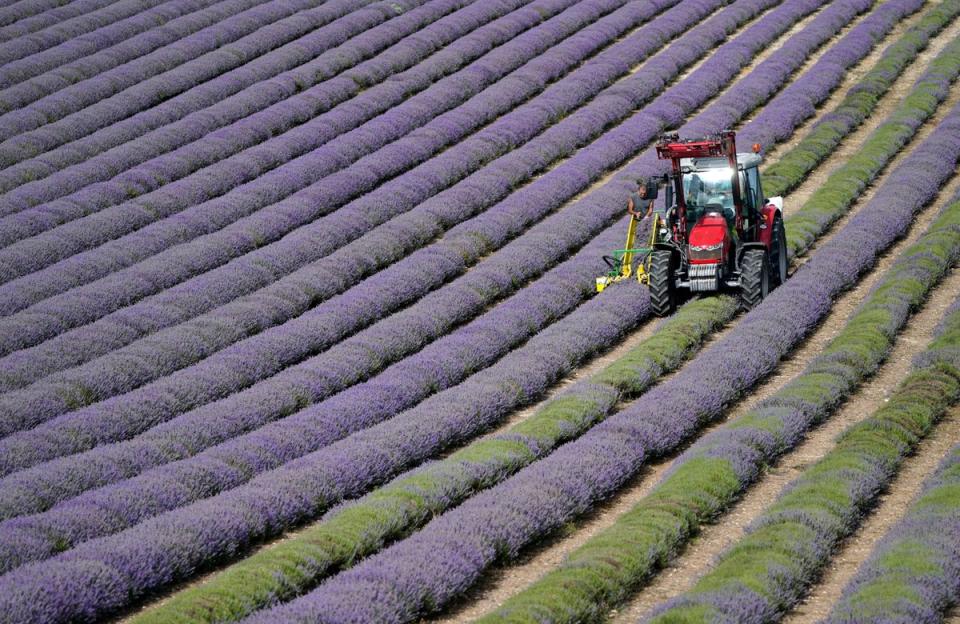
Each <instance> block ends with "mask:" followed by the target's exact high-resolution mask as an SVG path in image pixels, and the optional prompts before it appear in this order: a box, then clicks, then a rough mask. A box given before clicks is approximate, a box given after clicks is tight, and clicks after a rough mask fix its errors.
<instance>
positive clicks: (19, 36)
mask: <svg viewBox="0 0 960 624" xmlns="http://www.w3.org/2000/svg"><path fill="white" fill-rule="evenodd" d="M169 2H170V0H146V1H144V0H119V1H118V2H112V3H109V4H107V5H106V6H104V7H103V8H99V9H96V8H94V9H91V10H90V11H89V12H87V13H83V14H82V15H78V16H76V17H72V18H67V19H65V20H64V21H61V22H58V23H53V24H51V25H49V26H43V24H42V22H44V21H46V20H49V19H51V18H40V17H34V18H28V19H25V20H22V21H20V22H17V23H15V24H13V25H10V26H3V27H0V59H2V60H3V62H4V63H8V62H10V61H13V60H16V59H19V58H22V57H24V56H27V55H30V54H36V53H37V52H41V51H43V50H45V49H47V48H50V47H53V46H55V45H58V44H61V43H63V42H65V41H67V40H69V39H71V38H73V37H81V36H86V35H89V33H90V32H91V31H94V30H97V29H100V28H105V27H108V26H109V25H110V24H113V23H114V22H116V21H119V20H123V19H127V18H130V17H133V16H135V15H137V14H138V13H140V12H141V11H144V10H151V9H152V8H154V7H158V6H160V5H161V4H163V3H169ZM0 10H2V9H0ZM31 20H34V21H36V22H37V23H35V24H33V26H31V25H30V22H31Z"/></svg>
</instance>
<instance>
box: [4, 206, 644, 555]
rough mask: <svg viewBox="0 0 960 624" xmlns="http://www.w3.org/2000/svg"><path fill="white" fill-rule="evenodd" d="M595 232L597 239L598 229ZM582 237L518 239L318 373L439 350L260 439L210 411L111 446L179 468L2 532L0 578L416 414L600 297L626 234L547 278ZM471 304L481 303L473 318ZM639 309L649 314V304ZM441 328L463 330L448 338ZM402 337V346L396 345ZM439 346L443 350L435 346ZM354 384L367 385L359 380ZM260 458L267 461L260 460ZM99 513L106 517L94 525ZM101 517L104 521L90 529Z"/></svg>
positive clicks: (364, 336)
mask: <svg viewBox="0 0 960 624" xmlns="http://www.w3.org/2000/svg"><path fill="white" fill-rule="evenodd" d="M621 225H622V224H621ZM589 226H590V229H591V230H594V231H595V230H596V229H597V227H598V224H597V223H590V224H589ZM582 228H584V223H583V222H582V221H580V220H576V221H568V222H566V223H564V224H562V225H561V227H560V228H558V229H553V230H549V231H541V232H540V233H539V236H525V237H523V238H521V239H519V240H517V241H516V242H515V243H514V244H511V245H510V246H508V249H505V250H504V251H505V253H502V254H498V257H497V261H496V262H485V263H481V264H479V265H477V266H476V267H475V268H473V269H472V270H471V271H470V272H469V273H468V274H467V276H466V277H464V278H463V279H461V280H458V281H457V282H454V283H453V284H452V285H451V286H450V287H447V288H444V289H443V290H442V291H440V292H438V293H434V294H433V295H431V296H428V297H426V298H424V299H423V300H422V301H421V302H418V303H417V304H416V305H414V306H412V307H410V308H408V309H406V310H404V311H403V312H399V313H397V314H396V315H394V316H392V317H390V319H388V320H387V321H384V323H381V324H379V325H375V326H373V327H371V328H370V329H368V330H366V331H364V332H361V333H360V334H358V335H357V336H354V337H353V338H352V339H350V340H348V341H345V342H343V343H341V344H339V345H337V346H335V347H333V348H332V349H331V350H330V351H329V352H327V354H325V355H324V356H321V357H320V358H318V360H317V362H316V363H314V368H321V369H323V370H327V371H329V370H330V369H331V368H334V367H337V366H339V367H341V368H342V367H343V363H344V362H348V361H349V362H351V367H352V368H353V369H354V370H356V369H360V368H361V367H365V368H367V369H375V368H376V366H375V364H373V362H375V361H377V360H385V361H390V360H393V359H397V354H398V352H399V353H401V354H402V353H405V352H407V351H409V347H408V346H407V345H403V344H398V343H403V342H405V341H406V342H409V343H412V344H427V343H429V344H427V346H426V347H424V348H423V349H422V350H421V351H419V352H417V353H415V354H413V355H411V356H410V357H407V358H406V359H403V360H401V361H399V362H397V363H396V364H393V365H392V366H390V367H388V368H386V369H385V370H384V371H383V372H382V373H380V374H379V375H377V376H375V377H373V378H372V379H370V380H369V381H366V382H364V383H361V384H357V385H354V386H352V387H350V388H348V389H346V390H344V391H342V392H340V393H339V394H336V395H334V396H331V397H330V398H328V399H327V400H325V401H321V402H319V403H316V404H315V405H312V406H310V407H308V408H306V409H303V410H301V411H299V412H298V413H296V414H294V415H291V416H287V417H285V418H282V419H281V420H279V421H278V422H275V423H273V424H268V425H267V426H264V427H262V428H260V429H255V428H256V427H258V426H260V425H262V424H263V420H262V417H261V416H260V415H259V414H254V415H253V418H250V417H249V416H247V417H246V418H245V417H244V416H245V415H246V414H249V410H248V411H247V412H246V414H245V413H244V412H243V411H238V412H234V411H233V410H223V409H217V408H216V406H211V407H213V409H212V410H205V411H206V412H207V414H206V415H200V414H194V415H192V418H191V417H188V418H184V419H180V422H174V423H168V424H167V426H161V427H158V428H157V429H154V430H153V431H150V432H148V433H147V434H146V435H144V436H141V437H140V438H137V439H135V440H133V441H131V442H129V443H123V444H120V445H113V446H112V447H106V448H105V449H103V450H105V451H106V453H102V454H101V455H102V457H101V458H100V459H98V460H97V461H96V462H95V466H96V467H103V466H104V463H105V462H110V461H112V462H114V465H127V466H130V465H131V464H130V460H131V459H133V460H134V462H136V464H138V465H137V468H139V469H140V470H143V469H144V468H145V467H146V466H145V462H143V461H140V460H139V458H142V457H150V458H160V457H162V458H163V461H166V462H169V463H165V464H163V465H161V466H160V467H158V468H155V469H152V470H147V471H145V472H143V473H142V474H140V475H139V476H137V477H135V478H131V479H127V480H124V481H122V482H120V483H117V484H114V485H112V486H110V487H107V488H100V489H97V490H94V491H91V492H87V493H86V494H85V495H83V496H80V497H78V498H74V499H72V500H69V501H67V502H66V503H64V504H61V505H58V506H57V507H55V508H53V509H51V510H50V511H48V512H46V513H44V514H40V515H34V516H27V517H23V518H14V519H13V520H10V521H7V522H5V523H0V574H3V573H5V572H8V571H9V570H11V569H12V568H15V567H17V566H19V565H22V564H24V563H26V562H28V561H34V560H38V559H44V558H47V557H51V556H53V555H54V554H56V553H57V552H59V551H61V550H65V549H67V548H72V547H73V546H76V545H77V544H79V543H81V542H84V541H87V540H90V539H93V538H95V537H100V536H103V535H108V534H111V533H116V532H119V531H120V530H122V529H125V528H128V527H130V526H132V525H135V524H138V523H140V522H143V521H144V520H146V519H147V518H150V517H152V516H155V515H158V514H160V513H162V512H165V511H169V510H171V509H175V508H177V507H181V506H184V505H186V504H188V503H191V502H194V501H196V500H198V499H200V498H206V497H209V496H213V495H214V494H217V493H219V492H222V491H224V490H228V489H230V488H234V487H237V486H238V485H240V484H242V483H244V482H246V481H248V480H249V479H251V478H252V477H253V476H255V475H257V474H260V473H262V472H265V471H267V470H271V469H273V468H277V467H278V466H280V465H282V464H284V463H286V462H289V461H292V460H294V459H296V458H298V457H302V456H303V455H306V454H307V453H309V452H313V451H315V450H317V449H319V448H322V447H324V446H327V445H329V444H331V443H333V442H336V441H337V440H339V439H341V438H344V437H346V436H348V435H350V434H352V433H354V432H356V431H360V430H362V429H366V428H368V427H371V426H373V425H376V424H377V423H379V422H382V421H383V420H386V419H388V418H390V417H392V416H394V415H396V414H398V413H399V412H402V411H404V410H407V409H410V408H412V407H414V406H415V405H416V404H417V403H419V402H421V401H423V400H424V399H426V398H427V397H428V396H430V395H432V394H436V393H438V392H440V391H442V390H444V389H447V388H450V387H451V386H454V385H456V384H458V383H460V382H461V381H463V379H464V378H466V377H468V376H469V375H471V374H472V373H473V372H475V371H477V370H482V369H484V368H486V367H489V366H490V365H492V364H494V363H495V362H496V360H498V359H500V358H501V357H503V356H505V355H506V354H507V353H508V352H510V350H511V349H514V348H516V347H517V346H518V345H519V344H521V343H522V342H523V341H524V340H527V339H529V338H530V337H531V336H532V335H533V334H534V333H536V332H538V331H540V330H542V329H543V328H544V327H546V326H548V325H549V324H550V323H553V322H555V321H556V320H557V319H558V318H560V317H561V316H563V315H565V314H567V313H569V312H570V311H571V310H572V309H574V308H575V307H576V306H577V305H579V304H580V303H581V302H582V301H583V300H584V299H585V298H587V297H588V296H589V295H590V294H592V292H593V287H594V281H595V277H596V272H597V271H598V270H600V269H601V267H600V266H599V265H598V258H599V257H600V256H602V255H603V253H604V251H603V250H604V249H605V247H604V245H606V246H608V247H609V246H610V245H614V246H615V245H616V244H617V242H616V238H617V234H616V231H615V230H608V231H607V234H606V235H602V236H601V237H600V239H598V240H595V241H593V242H592V243H591V244H589V245H588V246H587V247H586V248H585V249H584V250H583V251H581V252H580V253H578V254H577V255H575V256H574V257H573V259H571V260H568V261H566V262H563V263H562V264H560V265H559V266H557V267H555V268H553V269H551V270H548V269H549V267H550V266H551V265H553V264H554V263H555V262H557V261H558V260H561V259H562V258H563V257H564V255H565V253H566V251H567V249H568V248H569V247H570V246H571V245H572V244H576V243H577V242H579V239H580V238H581V237H580V235H579V232H578V231H577V230H578V229H582ZM620 234H621V235H622V231H621V232H620ZM545 249H546V251H544V250H545ZM520 262H523V263H524V264H529V263H531V262H533V263H535V266H534V267H530V268H529V269H527V270H526V271H525V273H526V275H517V274H516V272H515V267H516V265H517V264H518V263H520ZM544 271H545V274H543V275H542V276H541V277H540V278H539V279H537V280H536V281H535V282H533V283H532V284H530V285H528V286H526V287H525V288H523V289H521V290H520V291H519V292H517V293H516V294H514V295H513V296H512V297H510V298H509V299H507V300H505V301H503V302H502V303H500V304H498V305H496V306H495V307H494V308H492V309H491V310H490V311H488V312H486V313H484V314H482V315H481V316H479V317H477V318H475V319H473V320H472V321H470V322H469V323H468V324H466V325H464V326H463V327H460V328H459V329H454V328H455V327H456V326H457V323H458V322H463V321H465V320H467V319H469V318H470V316H472V314H471V312H473V311H474V310H482V309H483V308H482V304H483V303H484V302H489V298H487V297H484V298H481V297H479V296H478V295H477V292H476V290H477V288H478V287H481V286H482V285H484V284H497V283H505V282H509V281H511V280H512V281H520V280H522V279H525V278H526V277H527V275H529V274H530V273H533V274H538V273H541V272H544ZM502 290H503V289H502ZM464 301H467V302H469V304H470V305H469V306H467V307H466V308H465V306H464V305H463V303H464ZM640 308H642V309H643V310H644V311H645V310H646V306H640ZM438 319H443V320H442V321H439V320H438ZM436 326H442V327H443V329H448V330H453V331H450V333H448V334H445V335H441V336H438V332H437V330H436V329H435V327H436ZM399 332H402V333H403V334H402V335H403V336H404V337H403V338H400V339H398V338H397V336H398V333H399ZM431 340H433V341H434V342H432V343H430V341H431ZM321 360H322V362H321ZM328 374H329V373H328ZM351 374H352V375H353V376H356V373H355V372H353V371H351ZM328 394H329V393H328ZM211 412H212V413H211ZM221 428H224V429H228V430H230V431H233V432H244V431H249V430H251V429H255V430H254V431H252V432H251V433H247V434H245V435H240V436H239V437H236V438H234V439H232V440H229V441H228V442H226V443H223V444H219V445H217V446H214V447H212V448H208V449H207V450H206V451H204V452H201V453H198V454H197V455H195V456H193V457H189V458H187V459H184V460H182V461H172V460H173V459H174V456H173V454H172V453H171V449H177V448H179V449H191V450H192V451H193V452H196V451H198V450H200V449H203V448H205V447H207V446H209V445H210V444H211V443H213V442H216V441H217V440H219V439H222V434H221V432H220V429H221ZM175 452H176V451H173V453H175ZM253 458H256V460H255V461H251V460H252V459H253ZM154 461H156V459H154ZM211 468H213V470H211ZM49 474H50V473H47V477H48V478H49ZM111 476H112V477H113V478H114V479H116V478H117V476H118V475H117V474H116V472H114V474H112V475H111ZM171 493H172V494H173V495H171ZM94 509H99V510H100V512H99V513H94V514H93V515H91V513H90V512H91V510H94ZM107 510H111V511H107ZM121 510H123V511H122V513H121ZM95 517H96V518H98V519H97V521H96V522H91V520H93V519H94V518H95Z"/></svg>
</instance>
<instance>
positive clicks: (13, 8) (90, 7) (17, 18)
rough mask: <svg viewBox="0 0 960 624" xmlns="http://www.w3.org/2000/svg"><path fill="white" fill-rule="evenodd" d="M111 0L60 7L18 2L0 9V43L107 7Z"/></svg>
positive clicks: (45, 1) (43, 1)
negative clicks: (0, 27)
mask: <svg viewBox="0 0 960 624" xmlns="http://www.w3.org/2000/svg"><path fill="white" fill-rule="evenodd" d="M111 3H112V0H79V1H78V2H71V3H69V4H67V5H62V3H61V2H59V1H58V0H20V1H19V2H14V3H10V4H8V5H6V6H3V7H2V8H0V26H3V28H2V29H0V41H5V40H7V39H10V38H11V37H16V36H19V35H23V34H27V33H31V32H34V31H36V30H39V29H41V28H46V27H48V26H52V25H54V24H57V23H58V22H61V21H64V20H68V19H70V18H72V17H76V16H82V15H84V14H86V13H88V12H90V11H95V10H97V9H101V8H103V7H105V6H109V5H110V4H111Z"/></svg>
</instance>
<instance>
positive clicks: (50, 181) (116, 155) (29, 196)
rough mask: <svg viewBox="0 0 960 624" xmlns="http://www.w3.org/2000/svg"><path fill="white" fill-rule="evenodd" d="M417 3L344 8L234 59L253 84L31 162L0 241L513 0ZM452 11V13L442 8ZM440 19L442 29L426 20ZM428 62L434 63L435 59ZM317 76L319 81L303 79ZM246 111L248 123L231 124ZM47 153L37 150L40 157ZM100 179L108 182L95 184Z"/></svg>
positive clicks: (426, 50)
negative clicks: (88, 148) (136, 129)
mask: <svg viewBox="0 0 960 624" xmlns="http://www.w3.org/2000/svg"><path fill="white" fill-rule="evenodd" d="M417 4H418V3H416V2H408V3H407V4H405V5H404V6H405V8H406V9H409V10H406V11H404V12H402V13H401V14H400V15H399V16H397V9H396V7H395V6H390V5H387V4H385V3H382V2H378V3H373V4H370V5H368V6H366V7H364V8H361V9H358V10H356V11H353V12H351V13H349V14H348V15H346V16H345V17H342V18H339V19H338V20H336V21H335V22H333V23H331V24H328V25H326V26H324V27H322V28H319V29H317V30H314V31H312V32H311V33H309V34H308V35H305V36H304V37H300V38H299V39H296V40H295V41H292V42H290V43H287V44H285V45H284V46H281V47H280V48H278V49H276V50H273V51H271V52H269V53H268V54H266V55H264V56H261V57H258V58H257V59H256V61H254V62H253V63H249V64H247V65H244V66H243V67H241V68H239V70H237V71H240V70H243V71H244V73H246V74H247V79H246V81H247V82H252V83H253V84H251V85H249V86H247V87H246V88H245V89H243V90H242V91H241V92H239V93H235V94H234V95H232V96H230V97H225V98H224V99H222V100H221V101H219V102H217V103H215V104H214V105H213V106H210V107H207V108H202V109H201V110H199V111H195V112H193V113H190V114H187V115H186V116H185V117H183V118H182V119H180V120H178V121H176V122H174V123H171V124H167V125H165V126H162V127H161V128H158V129H156V130H153V131H151V132H149V133H147V134H146V135H145V136H142V137H139V138H138V140H136V141H129V142H127V143H125V144H122V145H120V146H117V147H114V148H113V149H109V150H107V151H106V152H104V153H100V154H95V155H91V157H90V158H88V159H87V160H84V161H82V162H80V163H77V164H75V165H73V166H69V167H66V168H65V169H64V170H62V171H55V170H54V171H50V170H48V169H44V170H41V171H39V173H38V174H37V175H36V177H37V179H36V180H34V181H32V182H28V183H26V184H23V185H21V186H19V187H18V188H15V189H13V190H11V191H10V192H8V193H6V194H5V195H3V196H2V197H0V213H4V214H5V213H8V212H9V213H11V214H7V215H6V216H5V217H3V218H0V232H2V235H0V245H8V244H10V243H12V242H15V241H17V240H20V239H22V238H26V237H27V236H32V235H35V234H38V233H40V232H43V231H45V230H47V229H50V228H52V227H54V226H56V225H59V224H61V223H65V222H67V221H70V220H72V219H76V218H79V217H82V216H84V215H87V214H90V213H91V212H95V211H97V210H101V209H103V208H106V207H108V206H111V205H115V204H118V203H121V202H124V201H127V200H129V199H131V196H136V195H142V194H143V193H146V192H148V191H150V190H153V189H155V188H157V187H159V186H161V185H162V184H164V183H169V182H171V181H173V180H176V179H178V178H181V177H183V176H184V175H186V174H188V173H190V172H192V171H195V170H197V169H200V168H202V167H204V166H206V165H209V164H211V163H213V162H216V161H217V160H221V159H223V158H225V157H227V156H230V155H232V154H234V153H236V152H237V151H240V150H241V149H243V148H246V147H250V146H252V145H256V144H257V143H261V142H263V141H266V140H268V139H270V138H271V137H272V136H275V135H278V134H281V133H283V132H285V131H286V130H288V129H290V127H291V126H295V125H297V124H300V123H303V122H304V121H306V120H308V119H310V118H311V117H313V116H315V115H319V114H321V113H323V112H326V111H327V110H329V109H330V108H332V107H333V106H335V105H337V104H339V103H340V102H342V101H344V100H346V99H349V98H350V97H353V96H355V95H356V94H357V93H359V92H360V90H361V88H362V86H364V85H366V86H370V85H375V84H377V83H379V82H381V81H383V80H385V79H387V78H388V77H389V76H391V75H392V74H395V73H398V72H400V71H402V70H404V69H408V68H409V67H410V66H412V65H415V64H417V63H419V62H421V61H423V60H424V58H426V57H428V56H431V55H432V54H433V53H434V52H436V51H437V50H439V49H441V48H443V47H444V46H445V45H447V44H449V43H450V42H451V41H455V40H456V38H457V36H456V33H459V34H460V35H466V34H467V33H469V32H470V31H471V30H473V29H475V28H477V27H479V26H481V25H483V24H486V23H487V22H488V21H490V20H492V19H495V18H497V17H502V16H503V15H505V14H506V13H508V12H509V11H510V10H513V9H516V8H517V6H519V5H520V4H521V1H520V0H513V1H512V2H503V1H500V2H494V3H483V4H482V5H481V6H480V7H476V6H475V5H474V6H470V7H468V8H467V9H463V10H462V11H460V9H462V7H464V6H466V5H471V4H472V3H471V2H470V1H469V0H456V1H454V0H448V1H447V2H429V3H426V4H424V5H423V6H417ZM454 11H458V13H455V16H457V17H455V16H450V15H448V14H449V13H452V12H454ZM391 18H392V19H391ZM441 18H443V24H444V26H445V28H444V29H440V25H439V24H436V23H435V21H436V20H440V19H441ZM446 31H450V32H451V33H454V34H453V35H452V36H451V35H450V34H447V32H446ZM337 44H339V45H337ZM335 46H336V47H335ZM385 48H388V49H385ZM444 54H447V53H446V52H444ZM371 57H372V58H371ZM465 62H466V59H464V60H463V61H462V62H461V64H463V63H465ZM430 63H431V65H438V62H437V60H436V59H431V61H430ZM255 65H256V66H259V67H260V69H257V68H255V67H254V66H255ZM284 70H286V71H284ZM448 71H452V69H448ZM280 72H282V73H280ZM276 74H279V75H276ZM254 78H262V80H259V81H254ZM438 78H439V77H438ZM317 83H323V84H322V85H320V86H313V87H311V85H316V84H317ZM297 104H299V105H297ZM387 108H388V107H387ZM263 109H267V110H266V111H264V110H263ZM383 110H386V108H383ZM251 116H254V117H257V121H258V123H257V124H250V123H246V122H245V123H246V125H244V124H238V123H235V122H238V121H241V120H245V118H248V117H251ZM371 116H372V114H371ZM251 128H255V129H257V130H259V133H258V134H254V133H253V132H252V131H251ZM244 130H246V135H250V136H249V137H248V136H246V135H244V133H243V131H244ZM161 155H163V157H162V158H160V156H161ZM50 157H51V154H45V155H44V156H43V160H48V159H49V158H50ZM53 159H54V160H56V156H54V157H53ZM165 162H166V163H167V164H166V165H164V163H165ZM21 165H25V166H28V168H30V167H32V165H31V163H29V162H28V163H20V164H19V165H17V166H16V167H14V168H18V167H20V166H21ZM137 165H140V166H139V167H138V166H137ZM131 168H133V169H132V170H131ZM47 173H50V174H51V175H49V176H47V175H46V174H47ZM18 175H19V174H18ZM14 177H16V176H14ZM111 178H112V179H111ZM103 180H110V183H109V184H100V185H97V184H96V183H97V182H102V181H103ZM91 185H92V186H91ZM84 187H86V188H84ZM79 189H84V190H83V192H82V193H73V195H70V198H69V201H63V200H61V201H58V202H53V200H55V199H57V198H60V197H63V196H65V195H69V194H70V193H72V192H73V191H77V190H79ZM44 202H48V203H44ZM50 202H52V203H50ZM36 204H42V205H40V206H36ZM71 206H72V207H71ZM31 207H32V208H31Z"/></svg>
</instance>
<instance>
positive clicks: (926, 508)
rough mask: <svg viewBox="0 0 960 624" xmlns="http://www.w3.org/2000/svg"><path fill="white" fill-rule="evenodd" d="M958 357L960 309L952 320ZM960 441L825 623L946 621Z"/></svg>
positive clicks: (954, 568) (954, 555)
mask: <svg viewBox="0 0 960 624" xmlns="http://www.w3.org/2000/svg"><path fill="white" fill-rule="evenodd" d="M950 324H951V325H952V326H953V328H952V330H951V331H952V332H953V334H954V336H953V341H952V345H951V347H949V348H950V349H951V350H952V351H953V353H952V362H953V364H954V366H956V364H957V362H956V353H957V350H958V348H960V347H958V345H960V337H958V336H957V335H956V334H957V333H958V327H957V326H958V325H960V314H956V313H955V314H954V315H953V317H952V318H951V319H950ZM958 535H960V445H957V446H954V447H953V448H952V449H951V450H950V452H949V453H948V454H947V457H945V458H944V461H943V462H941V464H940V466H939V467H938V468H937V470H936V472H935V473H934V474H933V475H932V476H931V477H930V478H929V479H928V480H927V481H926V482H925V483H924V485H923V489H922V490H921V492H920V495H919V497H918V498H917V499H916V500H915V501H914V502H913V503H912V504H911V505H910V508H909V509H907V513H906V515H905V516H904V518H903V519H902V520H901V521H900V522H898V523H897V524H896V525H895V526H894V527H893V528H892V529H891V530H890V531H889V532H888V533H887V534H886V535H885V536H884V538H883V540H882V541H881V542H880V543H879V544H878V545H877V547H876V549H874V551H873V552H872V553H871V555H870V558H869V559H867V561H866V562H865V563H864V564H863V566H862V567H861V568H860V570H859V571H858V572H857V575H856V576H855V577H854V578H853V580H852V581H851V582H850V584H849V585H847V587H846V588H844V591H843V595H842V596H841V598H840V602H839V603H838V604H837V605H836V606H834V608H833V611H831V613H830V615H829V617H827V619H826V620H825V624H940V623H941V622H943V614H944V612H945V611H946V610H947V609H948V608H949V607H950V606H951V605H954V604H957V602H958V601H960V540H958V539H957V536H958Z"/></svg>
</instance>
